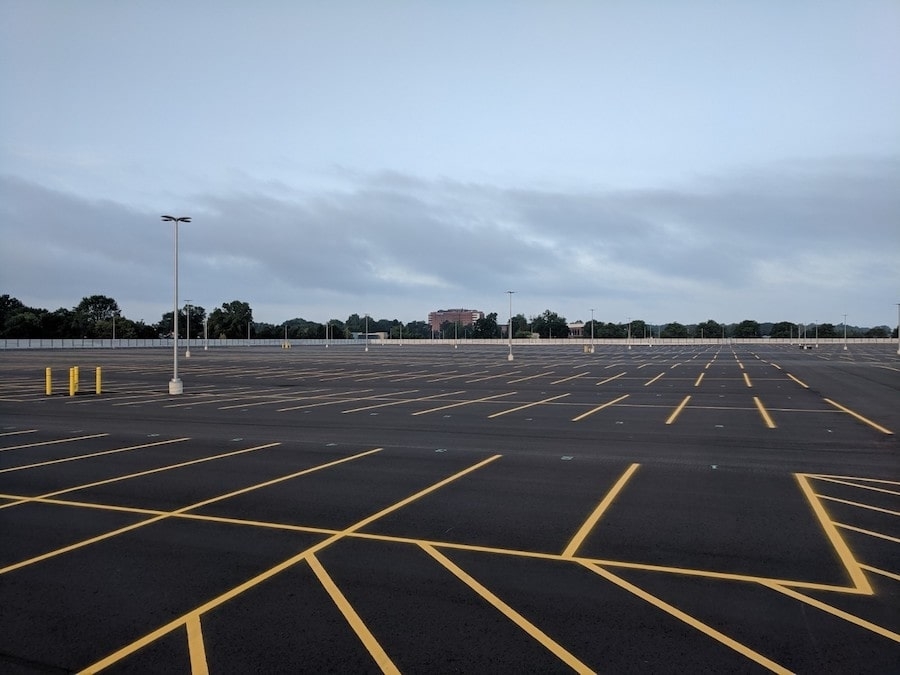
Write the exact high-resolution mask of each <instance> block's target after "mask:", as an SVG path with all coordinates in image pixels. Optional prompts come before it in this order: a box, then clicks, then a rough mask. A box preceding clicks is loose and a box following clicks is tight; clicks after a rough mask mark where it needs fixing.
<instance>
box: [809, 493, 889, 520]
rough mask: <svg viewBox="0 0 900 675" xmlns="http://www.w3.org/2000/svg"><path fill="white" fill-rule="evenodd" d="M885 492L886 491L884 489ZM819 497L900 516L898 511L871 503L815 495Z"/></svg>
mask: <svg viewBox="0 0 900 675" xmlns="http://www.w3.org/2000/svg"><path fill="white" fill-rule="evenodd" d="M885 492H888V491H887V490H885ZM816 496H817V497H818V498H819V499H826V500H828V501H830V502H838V503H839V504H846V505H847V506H855V507H856V508H858V509H868V510H869V511H878V512H879V513H886V514H887V515H889V516H900V511H892V510H890V509H883V508H881V507H880V506H872V505H871V504H861V503H860V502H852V501H850V500H849V499H841V498H839V497H829V496H828V495H820V494H817V495H816Z"/></svg>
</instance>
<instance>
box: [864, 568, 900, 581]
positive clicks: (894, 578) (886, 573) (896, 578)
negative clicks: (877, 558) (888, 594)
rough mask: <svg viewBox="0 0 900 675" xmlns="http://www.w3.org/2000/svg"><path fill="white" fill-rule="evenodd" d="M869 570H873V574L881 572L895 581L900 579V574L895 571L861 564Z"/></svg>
mask: <svg viewBox="0 0 900 675" xmlns="http://www.w3.org/2000/svg"><path fill="white" fill-rule="evenodd" d="M860 567H862V568H863V569H864V570H866V571H867V572H872V573H873V574H880V575H881V576H884V577H887V578H888V579H893V580H894V581H900V574H894V573H893V572H888V571H887V570H880V569H878V568H877V567H870V566H869V565H860Z"/></svg>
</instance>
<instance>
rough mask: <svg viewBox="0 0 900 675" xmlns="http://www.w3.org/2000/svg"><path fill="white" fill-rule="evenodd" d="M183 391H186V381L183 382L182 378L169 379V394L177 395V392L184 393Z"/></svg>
mask: <svg viewBox="0 0 900 675" xmlns="http://www.w3.org/2000/svg"><path fill="white" fill-rule="evenodd" d="M183 393H184V382H182V381H181V380H180V379H179V380H176V379H171V380H169V395H170V396H172V395H175V394H183Z"/></svg>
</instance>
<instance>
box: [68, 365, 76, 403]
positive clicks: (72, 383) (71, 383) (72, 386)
mask: <svg viewBox="0 0 900 675" xmlns="http://www.w3.org/2000/svg"><path fill="white" fill-rule="evenodd" d="M74 395H75V369H74V368H69V396H74Z"/></svg>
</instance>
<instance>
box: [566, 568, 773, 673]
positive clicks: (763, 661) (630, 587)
mask: <svg viewBox="0 0 900 675" xmlns="http://www.w3.org/2000/svg"><path fill="white" fill-rule="evenodd" d="M581 564H582V565H584V566H585V567H586V568H588V569H589V570H591V571H592V572H594V573H595V574H599V575H600V576H601V577H603V578H604V579H606V580H607V581H611V582H612V583H614V584H615V585H616V586H618V587H619V588H622V589H624V590H626V591H628V592H629V593H631V594H633V595H636V596H637V597H639V598H640V599H641V600H644V601H645V602H648V603H650V604H651V605H653V606H654V607H657V608H658V609H661V610H663V611H664V612H666V613H667V614H670V615H671V616H673V617H675V618H676V619H679V620H680V621H683V622H684V623H686V624H687V625H688V626H690V627H691V628H694V629H696V630H698V631H700V632H701V633H703V634H704V635H708V636H709V637H711V638H713V639H714V640H716V641H717V642H720V643H722V644H723V645H725V646H726V647H730V648H731V649H733V650H734V651H736V652H737V653H738V654H741V655H742V656H746V657H747V658H748V659H750V660H751V661H755V662H756V663H758V664H760V665H761V666H763V667H765V668H768V669H769V670H771V671H772V672H773V673H784V674H785V675H787V674H789V673H790V672H791V671H790V670H788V669H787V668H785V667H784V666H781V665H779V664H777V663H775V662H774V661H772V660H771V659H769V658H767V657H765V656H763V655H762V654H760V653H759V652H757V651H754V650H753V649H751V648H750V647H748V646H747V645H745V644H742V643H740V642H738V641H737V640H735V639H733V638H730V637H728V636H727V635H725V634H724V633H721V632H719V631H718V630H716V629H715V628H713V627H712V626H709V625H707V624H705V623H703V622H702V621H700V620H699V619H695V618H694V617H692V616H691V615H690V614H687V613H686V612H683V611H681V610H680V609H678V608H677V607H675V606H674V605H670V604H669V603H667V602H666V601H665V600H662V599H660V598H658V597H656V596H655V595H651V594H650V593H648V592H647V591H645V590H643V589H642V588H639V587H638V586H635V585H634V584H632V583H630V582H628V581H625V579H623V578H621V577H619V576H616V575H615V574H613V573H612V572H610V571H609V570H606V569H603V568H602V567H600V566H599V565H594V564H591V563H586V562H582V563H581Z"/></svg>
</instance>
